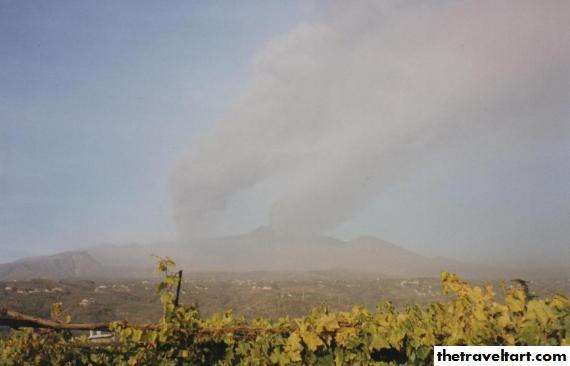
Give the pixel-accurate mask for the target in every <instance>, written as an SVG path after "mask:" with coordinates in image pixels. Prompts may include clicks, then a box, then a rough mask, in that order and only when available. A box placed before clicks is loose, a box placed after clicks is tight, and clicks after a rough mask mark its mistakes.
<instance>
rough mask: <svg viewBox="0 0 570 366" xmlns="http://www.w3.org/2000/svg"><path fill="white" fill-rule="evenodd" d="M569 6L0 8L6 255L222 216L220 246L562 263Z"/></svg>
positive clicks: (0, 206)
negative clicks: (311, 239) (296, 236)
mask: <svg viewBox="0 0 570 366" xmlns="http://www.w3.org/2000/svg"><path fill="white" fill-rule="evenodd" d="M481 4H482V5H481ZM555 5H556V6H558V5H560V6H561V9H558V10H557V9H556V6H555ZM565 6H566V5H564V3H563V2H561V3H553V6H552V7H551V8H549V7H542V6H540V5H539V4H537V3H533V2H532V1H528V2H527V1H521V2H505V3H504V4H503V3H502V5H501V6H494V5H493V2H461V3H455V2H433V3H426V2H413V1H412V2H406V3H399V5H398V6H394V5H393V3H391V2H385V3H384V2H370V3H365V2H364V3H361V4H360V3H359V4H358V5H356V4H353V5H351V4H348V3H342V2H333V3H331V4H330V5H329V6H324V5H323V4H319V3H313V2H294V1H290V2H281V1H240V2H231V1H221V2H209V1H192V2H189V1H180V2H169V3H168V5H165V4H163V3H160V2H155V1H120V2H117V1H97V2H74V1H53V2H40V1H0V168H1V170H0V254H2V255H0V260H2V257H4V258H8V257H15V256H19V255H22V254H24V253H27V254H41V253H52V252H56V251H59V250H66V249H75V248H81V247H86V246H89V245H94V244H98V243H103V242H113V243H126V242H135V241H136V242H155V241H166V240H176V239H177V238H178V233H179V232H180V231H181V230H180V229H181V227H182V229H183V230H182V231H184V226H187V225H186V224H188V222H190V221H193V220H194V219H195V220H196V221H195V222H197V223H199V224H201V221H200V220H201V218H203V217H207V218H211V217H212V216H211V215H212V212H213V211H216V210H217V209H216V207H218V206H219V205H222V206H223V207H225V208H224V209H223V210H222V211H223V212H222V213H221V218H220V217H218V218H217V219H216V220H211V224H212V225H214V226H215V227H216V231H215V232H214V234H215V235H226V234H232V233H238V232H243V231H247V230H250V229H253V228H255V227H256V226H259V225H262V224H265V225H267V224H272V222H271V220H272V219H271V218H272V217H273V219H274V220H276V221H275V222H274V223H275V225H279V224H282V225H290V226H291V227H295V226H297V225H301V226H302V225H303V224H304V221H307V222H311V223H314V225H315V226H316V227H319V230H321V232H324V233H327V234H330V235H333V236H338V237H341V238H351V237H354V236H358V235H361V234H371V235H376V236H379V237H382V238H384V239H386V240H389V241H392V242H394V243H397V244H400V245H403V246H405V247H407V248H409V249H412V250H416V251H418V252H420V253H422V254H426V255H444V256H445V255H447V256H452V257H456V258H462V259H472V258H473V259H477V260H483V261H488V260H494V259H497V260H507V259H509V258H512V257H516V258H517V259H519V260H530V259H534V258H537V257H540V258H543V259H544V260H545V261H558V262H564V261H567V260H568V258H570V253H569V252H570V250H569V249H568V248H569V247H570V245H569V243H568V239H567V238H568V237H570V225H569V224H570V221H569V220H570V192H569V188H568V184H567V182H568V181H570V164H567V160H568V156H569V155H570V136H569V134H570V127H569V123H568V115H569V114H570V109H569V108H570V105H569V104H568V103H567V101H568V100H569V98H570V91H569V88H568V83H567V82H568V80H570V79H569V76H568V71H567V66H566V65H567V63H566V61H567V60H570V57H568V52H565V51H564V47H562V46H561V45H562V44H564V43H565V40H566V39H567V38H568V37H567V34H564V33H563V27H561V26H563V25H564V24H567V23H566V20H567V19H566V18H565V15H564V14H568V12H565V11H564V10H565V9H564V7H565ZM552 14H556V15H552ZM521 19H522V21H521ZM545 19H546V20H547V21H546V22H545ZM418 24H419V25H418ZM464 25H465V26H464ZM527 25H528V26H527ZM440 27H442V28H441V29H440ZM446 27H447V28H446ZM444 28H445V29H444ZM447 29H456V32H450V31H448V30H447ZM464 29H465V30H464ZM561 30H562V32H561ZM553 35H554V36H553ZM416 41H417V43H415V42H416ZM505 45H506V46H505ZM408 46H410V47H409V48H408ZM481 50H483V52H482V51H481ZM479 57H480V58H479ZM442 65H443V66H442ZM466 74H467V76H466ZM471 76H473V78H472V79H471V78H470V77H471ZM408 78H409V79H408ZM394 80H396V81H397V82H394ZM391 83H394V84H391ZM406 83H408V84H406ZM402 85H404V86H402ZM406 85H407V86H406ZM375 93H377V95H379V96H382V98H383V99H382V100H380V99H378V100H376V99H374V98H373V97H372V96H371V95H375ZM438 96H441V97H438ZM387 101H389V102H387ZM264 108H265V109H264ZM265 113H267V115H266V114H265ZM315 116H317V117H315ZM323 116H324V117H323ZM386 116H388V117H390V118H388V117H386ZM371 117H373V118H371ZM315 118H320V119H321V120H313V119H315ZM327 118H330V120H331V122H330V123H328V121H327V120H326V119H327ZM323 121H325V122H326V123H323ZM260 130H261V132H260ZM271 131H279V134H277V135H275V136H276V138H275V139H274V140H272V138H273V137H272V136H273V135H272V134H271ZM359 131H365V133H361V132H359ZM426 131H428V132H427V133H425V132H426ZM242 134H243V136H242ZM432 135H433V136H432ZM244 141H249V145H247V144H246V143H245V142H244ZM398 141H400V142H398ZM401 141H405V143H401ZM251 145H254V148H251ZM375 146H379V148H378V149H376V148H374V147H375ZM266 153H267V154H266ZM188 154H190V155H188ZM252 154H253V155H252ZM359 154H361V155H359ZM265 155H267V156H265ZM188 156H190V158H189V157H188ZM252 157H253V158H252ZM391 157H394V159H391ZM288 159H290V161H289V160H288ZM181 161H182V166H183V167H185V166H186V167H187V169H186V170H184V171H183V172H182V178H180V180H181V182H178V183H179V184H178V186H179V191H176V189H175V194H174V200H175V201H176V202H179V201H180V200H182V201H186V200H187V201H188V202H191V203H192V205H194V206H192V207H191V208H190V211H191V213H190V214H187V213H184V212H185V211H184V210H185V209H188V207H182V206H183V205H182V206H181V205H180V204H178V206H176V205H174V207H173V192H172V191H173V190H172V186H171V184H172V176H173V173H174V172H175V171H176V169H180V167H179V164H180V162H181ZM339 162H340V163H339ZM342 162H344V165H343V163H342ZM184 164H187V165H184ZM280 164H285V165H280ZM212 166H214V167H218V168H220V171H221V172H222V173H219V174H221V175H217V174H218V173H216V172H211V171H209V170H208V169H206V168H200V167H212ZM177 167H179V168H177ZM234 170H235V172H234V173H232V171H234ZM228 172H229V173H228ZM236 172H237V173H236ZM248 172H250V173H248ZM347 172H349V173H350V174H349V175H350V177H352V179H348V178H347V177H346V176H347ZM209 174H211V175H209ZM232 174H234V175H232ZM248 174H249V175H248ZM258 175H259V176H258ZM200 176H203V177H205V178H203V179H202V180H200V178H199V177H200ZM196 177H198V178H196ZM350 177H349V178H350ZM208 179H210V180H208ZM323 182H324V183H323ZM355 184H356V185H358V187H360V184H362V187H364V188H363V189H362V192H366V193H362V192H361V191H360V190H359V189H355V188H354V187H355ZM205 187H207V189H206V188H205ZM176 192H178V193H176ZM181 192H182V193H181ZM184 192H191V194H190V195H189V197H186V193H184ZM192 192H193V193H192ZM196 192H200V194H202V193H203V194H202V196H201V197H200V196H199V195H198V194H197V193H196ZM210 198H211V200H210ZM201 200H203V201H204V202H202V201H201ZM319 200H320V201H319ZM218 201H219V202H218ZM212 202H213V203H212ZM307 202H311V204H310V205H309V204H308V203H307ZM331 205H336V206H331ZM337 208H338V209H337ZM177 209H178V210H179V211H180V210H181V212H183V214H182V219H181V220H182V221H183V222H182V224H181V223H180V222H176V221H175V220H174V219H173V217H174V215H175V214H176V212H177V211H176V210H177ZM211 211H212V212H211ZM291 212H294V213H296V212H303V213H305V214H304V215H297V216H299V217H301V219H298V218H295V217H293V216H295V215H291ZM331 212H334V215H333V214H331V215H329V213H331ZM214 213H215V212H214ZM216 214H217V213H216ZM185 215H186V216H185ZM329 216H330V217H329ZM177 217H178V216H177ZM275 218H277V219H275ZM320 218H323V219H322V220H320ZM184 220H186V222H184ZM188 225H189V226H191V225H190V224H188ZM192 230H195V228H193V229H192Z"/></svg>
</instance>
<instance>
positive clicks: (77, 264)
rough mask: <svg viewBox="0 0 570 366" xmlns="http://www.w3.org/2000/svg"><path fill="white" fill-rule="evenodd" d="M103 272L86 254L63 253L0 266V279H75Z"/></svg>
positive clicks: (98, 264)
mask: <svg viewBox="0 0 570 366" xmlns="http://www.w3.org/2000/svg"><path fill="white" fill-rule="evenodd" d="M101 272H103V266H102V265H101V263H99V262H98V261H96V260H95V259H94V258H93V257H92V256H90V255H89V254H88V253H87V252H63V253H59V254H55V255H50V256H42V257H30V258H24V259H20V260H17V261H15V262H11V263H4V264H0V279H3V280H11V279H31V278H53V279H59V278H77V277H89V276H93V275H96V274H98V273H101Z"/></svg>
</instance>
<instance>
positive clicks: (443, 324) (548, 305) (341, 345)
mask: <svg viewBox="0 0 570 366" xmlns="http://www.w3.org/2000/svg"><path fill="white" fill-rule="evenodd" d="M173 264H174V263H173V262H172V261H170V260H168V259H166V260H161V261H160V262H159V265H158V269H159V271H160V272H161V273H162V274H163V275H164V281H163V282H162V283H161V284H160V285H159V287H158V292H159V294H160V296H161V302H162V304H163V308H164V316H163V318H162V319H161V320H160V323H159V324H160V329H158V330H147V331H142V330H139V329H135V328H130V327H124V326H122V325H121V324H120V323H117V324H114V325H113V331H114V332H115V338H116V342H114V343H113V344H112V345H96V344H91V343H89V342H87V340H86V339H85V338H83V337H73V336H72V335H71V334H69V333H67V332H53V331H52V332H37V331H33V330H31V329H25V330H18V331H13V332H12V334H11V335H10V337H9V338H7V339H5V340H0V365H109V364H117V365H216V364H217V365H290V364H293V365H306V364H310V365H313V364H314V365H334V364H336V365H346V364H350V365H382V364H409V365H424V364H431V363H432V346H433V345H570V339H569V338H568V331H569V328H570V316H569V314H570V301H569V300H568V299H567V298H566V297H564V296H561V295H557V296H555V297H553V298H551V299H538V298H533V297H531V296H529V295H528V293H527V291H526V289H525V288H524V287H512V288H508V289H505V290H504V291H505V301H504V303H499V302H497V301H496V300H495V295H494V292H493V288H492V287H491V286H485V287H478V286H474V287H472V286H469V285H468V284H467V283H465V282H463V281H461V280H460V279H459V278H458V277H457V276H455V275H453V274H449V273H445V272H444V273H442V275H441V281H442V287H443V291H444V292H445V293H450V294H452V295H453V298H452V299H451V300H449V301H447V302H442V303H433V304H431V305H429V306H427V307H424V308H420V307H418V306H411V307H408V308H406V309H405V310H403V311H397V310H396V309H395V308H394V307H393V306H392V305H391V304H390V303H383V304H380V305H378V307H377V308H376V310H375V311H373V312H370V311H368V310H367V309H365V308H363V307H359V306H355V307H354V308H353V309H352V311H350V312H337V313H331V312H329V311H328V310H327V309H326V308H325V307H321V308H317V309H314V310H313V311H312V312H311V313H310V314H309V315H307V316H306V317H304V318H299V319H289V318H282V319H279V320H277V321H270V320H266V319H257V320H254V321H251V322H246V321H245V320H244V319H243V318H241V317H238V316H235V315H233V314H232V313H231V311H228V312H226V313H224V314H218V315H215V316H213V317H211V318H209V319H202V318H201V317H200V314H199V312H198V311H197V310H196V309H194V308H191V307H184V306H180V307H175V306H174V291H173V289H174V287H175V285H176V281H177V276H175V275H172V274H169V271H168V270H169V267H170V266H172V265H173Z"/></svg>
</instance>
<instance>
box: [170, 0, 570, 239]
mask: <svg viewBox="0 0 570 366" xmlns="http://www.w3.org/2000/svg"><path fill="white" fill-rule="evenodd" d="M425 4H426V3H425V2H417V3H416V2H397V3H393V4H392V3H384V4H378V2H372V3H363V2H359V3H356V2H343V3H340V4H336V5H333V6H331V9H329V13H328V14H327V16H326V17H325V19H324V20H322V21H320V22H319V23H316V24H303V25H300V26H298V27H297V28H296V29H294V30H292V31H291V32H289V33H288V34H285V35H283V36H281V37H278V38H276V39H274V40H272V41H271V42H270V43H269V44H267V45H266V47H265V48H264V49H263V50H261V51H260V52H259V54H258V55H257V56H256V58H255V62H254V64H253V65H252V74H253V76H252V80H251V81H250V83H249V85H248V86H247V88H246V90H244V91H243V94H242V96H241V97H240V98H239V100H238V102H237V103H236V104H235V105H234V106H233V107H232V108H231V110H230V111H229V112H228V113H227V115H226V117H225V118H224V119H223V120H222V121H220V122H219V124H217V126H216V127H215V129H214V130H213V131H212V132H211V133H210V134H208V135H207V136H204V137H203V138H202V139H201V140H200V141H199V143H198V144H197V145H196V146H195V147H194V148H193V149H192V151H191V152H190V154H189V156H187V157H186V158H185V159H183V160H182V161H181V162H180V164H179V166H178V168H177V170H176V172H175V174H174V178H173V192H174V209H175V216H176V220H177V223H178V226H179V228H180V232H181V233H182V234H183V235H184V236H186V237H197V236H208V235H211V234H213V233H215V228H216V225H217V222H218V221H217V220H218V218H219V215H220V213H221V212H223V210H224V208H225V205H226V203H227V201H228V198H229V197H231V196H232V195H234V194H236V193H238V192H241V191H243V190H247V189H250V188H252V187H254V186H255V185H256V184H258V183H260V182H263V181H266V180H267V179H272V180H275V181H280V182H283V183H282V184H281V185H280V186H279V187H280V188H279V190H278V194H276V195H275V197H274V201H273V209H272V212H271V225H272V226H273V227H274V228H275V229H277V230H285V231H295V232H322V231H324V230H327V229H330V228H334V227H335V226H337V225H338V224H340V223H342V222H343V221H345V220H347V219H348V218H350V216H351V215H352V214H353V213H354V211H355V210H357V209H358V208H359V207H360V206H361V205H362V204H363V202H365V201H366V200H367V199H368V198H369V197H371V195H374V194H375V193H377V192H379V191H380V190H382V189H383V187H384V186H385V185H386V184H388V183H390V182H393V181H395V180H396V179H398V177H399V176H401V175H402V174H406V171H408V170H409V169H411V168H412V167H413V164H414V161H416V160H417V159H418V157H421V156H422V154H423V153H424V152H425V151H426V150H427V149H434V148H437V146H439V145H442V144H446V143H448V142H450V141H454V142H456V141H461V140H462V139H467V138H469V135H470V134H473V133H476V132H477V131H480V130H489V129H505V128H508V129H512V130H513V131H518V133H517V134H516V135H517V136H523V137H524V136H531V135H532V133H533V131H536V129H537V128H538V127H540V130H541V131H543V132H544V131H546V132H548V131H549V130H550V131H555V130H556V128H557V126H549V125H548V123H549V121H548V120H545V119H544V118H543V116H542V115H541V113H540V111H541V110H546V109H547V108H548V106H549V105H550V104H553V103H554V104H557V103H558V104H560V103H564V102H565V100H566V102H567V99H566V98H568V93H567V90H568V88H567V85H568V83H569V82H570V76H569V75H570V73H569V71H568V67H567V65H568V64H570V47H568V45H569V44H570V31H569V28H568V24H570V2H568V1H495V0H493V1H461V2H450V3H447V2H437V4H434V5H430V6H428V5H425ZM514 110H517V111H519V112H520V111H525V110H532V111H533V116H532V118H520V114H521V113H518V114H517V113H515V114H512V113H511V112H512V111H514ZM537 111H539V112H537ZM545 113H546V112H545ZM521 138H522V137H521Z"/></svg>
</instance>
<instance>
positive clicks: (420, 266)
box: [0, 227, 570, 280]
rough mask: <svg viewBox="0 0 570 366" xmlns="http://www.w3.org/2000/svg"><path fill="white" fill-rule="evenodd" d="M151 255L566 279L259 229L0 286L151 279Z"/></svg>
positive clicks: (40, 264) (546, 271)
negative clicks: (45, 280)
mask: <svg viewBox="0 0 570 366" xmlns="http://www.w3.org/2000/svg"><path fill="white" fill-rule="evenodd" d="M153 255H157V256H169V257H171V258H173V259H174V260H175V261H176V262H177V264H178V266H179V267H181V268H183V269H184V270H185V271H186V272H212V271H215V272H234V273H235V272H255V271H257V272H259V271H265V272H306V271H334V272H337V273H360V274H374V275H375V276H381V277H385V278H409V277H437V276H438V275H439V273H440V272H441V271H451V272H454V273H458V274H460V275H462V276H464V277H469V278H514V277H524V278H549V277H550V278H560V277H564V276H567V275H569V274H570V269H569V268H568V267H564V268H554V267H550V268H538V267H530V266H512V267H509V266H497V265H494V266H492V265H486V264H481V263H466V262H460V261H457V260H454V259H449V258H443V257H435V258H430V257H426V256H422V255H419V254H417V253H414V252H412V251H409V250H407V249H404V248H402V247H400V246H398V245H395V244H392V243H389V242H386V241H384V240H381V239H379V238H375V237H370V236H362V237H359V238H356V239H354V240H350V241H342V240H339V239H334V238H331V237H327V236H321V235H312V236H306V235H305V236H302V235H299V236H294V235H282V234H280V233H277V232H274V231H273V230H271V229H270V228H268V227H261V228H259V229H257V230H254V231H252V232H249V233H246V234H241V235H234V236H227V237H221V238H210V239H201V240H193V241H191V242H189V243H184V244H183V243H172V242H171V243H159V244H153V245H139V244H128V245H124V246H121V245H111V244H105V245H100V246H95V247H91V248H88V249H86V250H85V251H84V252H65V253H60V254H57V255H52V256H45V257H34V258H26V259H22V260H19V261H15V262H12V263H7V264H0V280H2V279H4V280H5V279H26V278H32V277H44V278H76V277H92V278H128V277H130V278H135V277H138V278H140V277H150V276H151V275H152V273H153V270H152V269H153V268H154V263H155V261H156V258H154V257H153Z"/></svg>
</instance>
